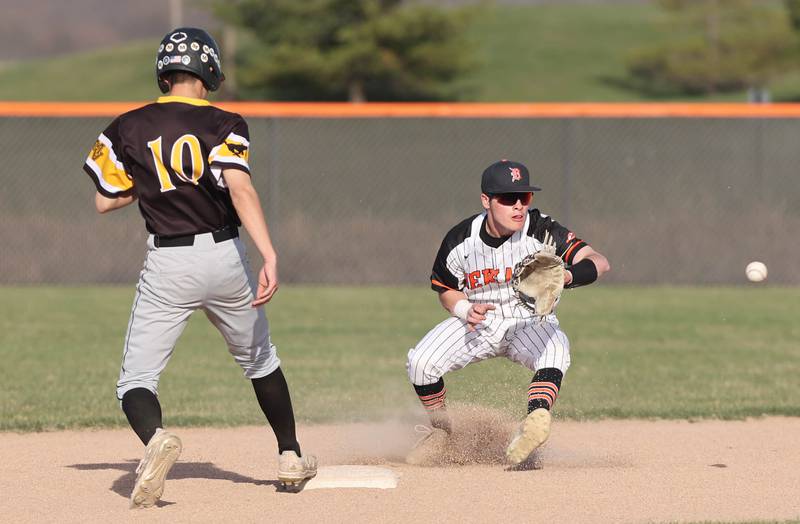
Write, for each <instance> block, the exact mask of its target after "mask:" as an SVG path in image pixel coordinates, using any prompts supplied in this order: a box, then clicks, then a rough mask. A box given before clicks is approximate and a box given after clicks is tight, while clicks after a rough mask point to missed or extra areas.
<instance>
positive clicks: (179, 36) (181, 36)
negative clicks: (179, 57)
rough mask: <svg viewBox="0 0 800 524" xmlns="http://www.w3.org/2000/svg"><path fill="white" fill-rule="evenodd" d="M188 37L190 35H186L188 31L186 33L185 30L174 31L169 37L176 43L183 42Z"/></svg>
mask: <svg viewBox="0 0 800 524" xmlns="http://www.w3.org/2000/svg"><path fill="white" fill-rule="evenodd" d="M187 38H188V37H187V36H186V33H184V32H183V31H178V32H177V33H172V34H171V35H169V39H170V40H172V41H173V42H175V43H176V44H179V43H181V42H183V41H184V40H186V39H187Z"/></svg>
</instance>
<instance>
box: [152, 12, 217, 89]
mask: <svg viewBox="0 0 800 524" xmlns="http://www.w3.org/2000/svg"><path fill="white" fill-rule="evenodd" d="M219 54H220V53H219V46H218V45H217V43H216V42H215V41H214V39H213V38H212V37H211V35H210V34H208V33H207V32H205V31H203V30H202V29H198V28H196V27H179V28H177V29H174V30H172V31H170V32H169V33H167V36H165V37H164V38H163V39H162V40H161V45H160V46H158V56H157V58H156V79H157V80H158V88H159V89H161V92H162V93H166V92H167V91H169V84H168V83H167V82H166V81H165V80H164V79H163V78H162V76H163V75H164V73H168V72H169V71H185V72H187V73H192V74H193V75H195V76H197V77H198V78H199V79H200V80H202V81H203V85H204V86H205V87H206V89H208V90H209V91H216V90H217V89H219V85H220V83H222V81H223V80H225V75H224V74H223V73H222V64H221V63H220V56H219Z"/></svg>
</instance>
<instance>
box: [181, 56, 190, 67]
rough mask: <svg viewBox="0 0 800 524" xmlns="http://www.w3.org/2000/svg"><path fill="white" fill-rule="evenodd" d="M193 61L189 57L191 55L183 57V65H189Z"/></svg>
mask: <svg viewBox="0 0 800 524" xmlns="http://www.w3.org/2000/svg"><path fill="white" fill-rule="evenodd" d="M191 61H192V59H191V57H189V55H183V57H181V62H182V63H183V65H189V62H191Z"/></svg>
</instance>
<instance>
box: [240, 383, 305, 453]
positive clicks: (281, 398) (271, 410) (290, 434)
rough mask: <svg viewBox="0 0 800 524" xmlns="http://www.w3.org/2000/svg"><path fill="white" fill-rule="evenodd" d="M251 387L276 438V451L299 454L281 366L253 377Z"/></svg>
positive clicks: (286, 386) (290, 405) (289, 399)
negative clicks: (268, 372) (264, 375)
mask: <svg viewBox="0 0 800 524" xmlns="http://www.w3.org/2000/svg"><path fill="white" fill-rule="evenodd" d="M251 382H252V383H253V389H254V390H255V392H256V398H257V399H258V405H259V406H261V411H263V412H264V415H265V416H266V417H267V421H269V425H270V426H272V431H273V432H275V438H276V439H278V453H283V452H284V451H287V450H293V451H294V452H295V453H297V455H298V456H300V444H299V443H298V442H297V435H296V434H295V427H294V412H293V411H292V399H291V397H290V396H289V386H288V385H287V384H286V377H284V376H283V371H282V370H281V368H278V369H276V370H275V371H273V372H272V373H270V374H269V375H267V376H266V377H261V378H254V379H253V380H252V381H251Z"/></svg>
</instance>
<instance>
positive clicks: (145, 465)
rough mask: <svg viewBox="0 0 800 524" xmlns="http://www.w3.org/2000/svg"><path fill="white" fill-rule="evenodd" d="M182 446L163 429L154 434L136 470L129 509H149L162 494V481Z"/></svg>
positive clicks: (179, 440) (176, 438)
mask: <svg viewBox="0 0 800 524" xmlns="http://www.w3.org/2000/svg"><path fill="white" fill-rule="evenodd" d="M182 449H183V445H182V444H181V439H179V438H178V437H177V435H174V434H172V433H170V432H169V431H164V430H163V429H162V430H160V431H158V432H156V434H155V435H153V438H151V439H150V442H149V443H148V444H147V447H146V448H145V451H144V458H143V459H142V460H141V462H139V466H138V467H137V468H136V484H135V485H134V486H133V492H132V493H131V508H132V509H134V508H149V507H151V506H152V505H154V504H155V503H156V502H157V501H158V499H160V498H161V495H162V494H163V493H164V479H166V478H167V473H169V470H170V468H172V465H173V464H175V461H176V460H178V456H179V455H180V454H181V450H182Z"/></svg>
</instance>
